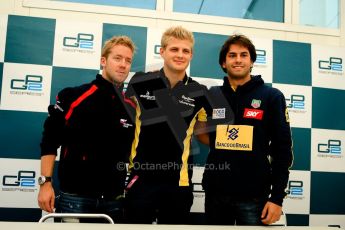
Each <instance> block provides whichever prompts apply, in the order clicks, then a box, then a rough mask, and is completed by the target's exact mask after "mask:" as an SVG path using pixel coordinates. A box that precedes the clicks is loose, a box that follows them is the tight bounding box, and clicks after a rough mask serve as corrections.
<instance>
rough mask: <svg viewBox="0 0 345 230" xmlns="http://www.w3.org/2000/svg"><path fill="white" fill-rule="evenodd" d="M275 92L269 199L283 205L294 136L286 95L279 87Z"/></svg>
mask: <svg viewBox="0 0 345 230" xmlns="http://www.w3.org/2000/svg"><path fill="white" fill-rule="evenodd" d="M273 92H274V93H273V95H272V98H271V103H270V113H269V115H270V117H269V122H270V123H269V124H268V126H269V132H270V140H271V143H270V149H269V154H270V157H271V168H272V190H271V196H270V198H269V200H270V201H271V202H273V203H275V204H277V205H280V206H282V203H283V199H284V197H285V196H286V192H285V189H286V186H287V183H288V180H289V168H290V167H291V166H292V161H293V153H292V137H291V128H290V120H289V115H288V110H287V107H286V102H285V97H284V95H283V94H282V93H281V92H280V91H279V90H277V89H273Z"/></svg>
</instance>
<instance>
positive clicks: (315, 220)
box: [309, 214, 345, 229]
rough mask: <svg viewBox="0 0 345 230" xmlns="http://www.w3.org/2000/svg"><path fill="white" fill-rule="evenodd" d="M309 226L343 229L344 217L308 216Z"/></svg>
mask: <svg viewBox="0 0 345 230" xmlns="http://www.w3.org/2000/svg"><path fill="white" fill-rule="evenodd" d="M309 225H310V226H327V227H338V228H342V229H344V228H345V215H315V214H311V215H309Z"/></svg>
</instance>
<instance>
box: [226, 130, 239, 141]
mask: <svg viewBox="0 0 345 230" xmlns="http://www.w3.org/2000/svg"><path fill="white" fill-rule="evenodd" d="M238 130H239V129H235V128H232V129H230V130H229V131H228V132H229V136H228V140H229V139H231V140H236V138H237V137H238V132H239V131H238Z"/></svg>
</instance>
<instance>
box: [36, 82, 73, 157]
mask: <svg viewBox="0 0 345 230" xmlns="http://www.w3.org/2000/svg"><path fill="white" fill-rule="evenodd" d="M69 91H70V90H69V88H66V89H64V90H62V91H61V92H59V94H58V96H57V97H56V103H55V104H54V105H49V106H48V117H47V118H46V120H45V122H44V125H43V132H42V140H41V144H40V146H41V156H44V155H53V154H55V155H57V149H58V148H59V147H60V146H61V144H62V137H63V130H64V126H65V114H66V113H67V111H68V108H69V105H68V102H67V100H66V98H69V97H70V93H69Z"/></svg>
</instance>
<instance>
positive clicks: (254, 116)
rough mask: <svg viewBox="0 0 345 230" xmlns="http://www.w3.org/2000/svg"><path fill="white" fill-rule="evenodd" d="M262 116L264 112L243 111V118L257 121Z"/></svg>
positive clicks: (258, 110)
mask: <svg viewBox="0 0 345 230" xmlns="http://www.w3.org/2000/svg"><path fill="white" fill-rule="evenodd" d="M263 115H264V111H263V110H260V109H248V108H245V109H244V114H243V117H244V118H252V119H257V120H262V117H263Z"/></svg>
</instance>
